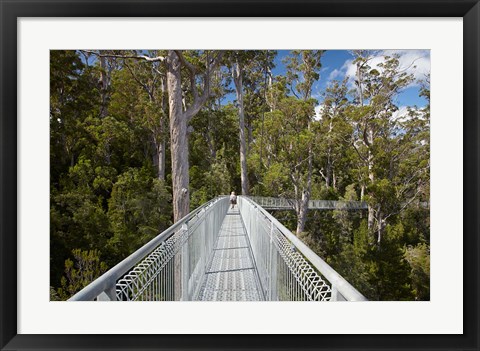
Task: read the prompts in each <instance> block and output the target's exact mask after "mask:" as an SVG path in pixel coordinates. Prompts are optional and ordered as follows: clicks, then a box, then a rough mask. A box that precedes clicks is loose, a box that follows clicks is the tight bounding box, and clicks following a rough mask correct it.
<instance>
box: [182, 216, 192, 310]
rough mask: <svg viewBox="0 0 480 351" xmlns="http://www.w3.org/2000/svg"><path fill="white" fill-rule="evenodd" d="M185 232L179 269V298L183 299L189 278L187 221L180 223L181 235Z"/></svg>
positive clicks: (184, 298) (186, 293) (186, 294)
mask: <svg viewBox="0 0 480 351" xmlns="http://www.w3.org/2000/svg"><path fill="white" fill-rule="evenodd" d="M184 233H186V236H187V239H186V241H185V244H183V246H182V250H181V252H182V253H181V259H182V270H181V274H182V275H181V282H182V293H181V299H182V300H183V301H188V280H189V278H190V269H189V252H188V246H189V245H188V234H189V233H188V222H187V223H185V224H183V225H182V235H184Z"/></svg>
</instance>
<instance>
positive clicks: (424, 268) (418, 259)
mask: <svg viewBox="0 0 480 351" xmlns="http://www.w3.org/2000/svg"><path fill="white" fill-rule="evenodd" d="M405 260H406V261H407V262H408V264H409V265H410V267H411V273H410V275H411V279H412V285H413V289H414V290H413V292H414V294H415V299H416V300H424V301H429V300H430V247H429V246H428V245H427V244H426V243H420V244H418V245H416V246H408V247H407V248H406V249H405Z"/></svg>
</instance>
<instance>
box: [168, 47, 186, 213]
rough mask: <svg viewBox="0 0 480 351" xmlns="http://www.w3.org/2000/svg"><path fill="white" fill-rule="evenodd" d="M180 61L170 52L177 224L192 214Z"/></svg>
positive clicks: (174, 204)
mask: <svg viewBox="0 0 480 351" xmlns="http://www.w3.org/2000/svg"><path fill="white" fill-rule="evenodd" d="M180 67H181V64H180V60H179V58H178V56H177V55H176V54H175V52H174V51H173V50H170V51H169V52H168V70H167V87H168V102H169V107H170V109H169V111H170V140H171V149H172V187H173V218H174V221H175V222H177V221H178V220H180V219H181V218H183V217H185V216H186V215H187V214H188V212H189V207H190V201H189V194H188V184H189V176H188V139H187V118H186V115H185V114H184V112H183V102H182V80H181V75H180Z"/></svg>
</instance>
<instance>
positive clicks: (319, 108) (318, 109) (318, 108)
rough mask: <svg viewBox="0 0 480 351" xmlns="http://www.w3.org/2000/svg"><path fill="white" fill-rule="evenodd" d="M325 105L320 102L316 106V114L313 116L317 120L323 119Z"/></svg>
mask: <svg viewBox="0 0 480 351" xmlns="http://www.w3.org/2000/svg"><path fill="white" fill-rule="evenodd" d="M323 108H324V105H323V104H320V105H317V106H315V116H314V117H313V118H314V119H315V120H316V121H319V120H321V119H322V112H323Z"/></svg>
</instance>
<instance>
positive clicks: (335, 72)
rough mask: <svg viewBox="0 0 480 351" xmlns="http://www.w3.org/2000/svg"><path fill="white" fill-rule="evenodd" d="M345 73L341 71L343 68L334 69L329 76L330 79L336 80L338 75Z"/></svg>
mask: <svg viewBox="0 0 480 351" xmlns="http://www.w3.org/2000/svg"><path fill="white" fill-rule="evenodd" d="M341 75H344V72H342V71H341V69H334V70H333V71H332V72H330V74H329V76H328V80H329V81H330V80H334V79H335V78H337V77H338V76H341Z"/></svg>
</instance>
